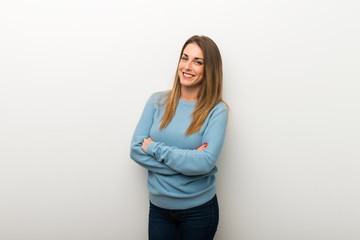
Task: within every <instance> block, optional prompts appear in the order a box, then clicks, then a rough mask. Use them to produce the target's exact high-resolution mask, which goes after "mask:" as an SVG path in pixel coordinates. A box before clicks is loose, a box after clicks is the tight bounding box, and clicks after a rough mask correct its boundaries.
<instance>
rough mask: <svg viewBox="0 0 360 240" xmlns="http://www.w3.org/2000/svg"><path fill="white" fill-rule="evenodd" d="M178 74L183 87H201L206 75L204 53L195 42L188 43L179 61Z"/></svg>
mask: <svg viewBox="0 0 360 240" xmlns="http://www.w3.org/2000/svg"><path fill="white" fill-rule="evenodd" d="M178 74H179V78H180V84H181V86H182V87H187V88H193V87H199V86H200V85H201V83H202V79H203V75H204V55H203V52H202V50H201V48H200V47H199V46H198V45H197V44H195V43H190V44H188V45H187V46H186V47H185V49H184V51H183V54H182V56H181V60H180V62H179V68H178Z"/></svg>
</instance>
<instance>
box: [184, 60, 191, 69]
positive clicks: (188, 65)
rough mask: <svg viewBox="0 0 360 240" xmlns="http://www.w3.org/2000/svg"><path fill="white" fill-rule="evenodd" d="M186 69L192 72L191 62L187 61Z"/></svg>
mask: <svg viewBox="0 0 360 240" xmlns="http://www.w3.org/2000/svg"><path fill="white" fill-rule="evenodd" d="M185 69H187V70H191V62H190V61H187V62H186V63H185Z"/></svg>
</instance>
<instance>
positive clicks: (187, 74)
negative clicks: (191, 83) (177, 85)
mask: <svg viewBox="0 0 360 240" xmlns="http://www.w3.org/2000/svg"><path fill="white" fill-rule="evenodd" d="M183 75H184V77H187V78H191V77H194V76H195V75H192V74H190V73H185V72H183Z"/></svg>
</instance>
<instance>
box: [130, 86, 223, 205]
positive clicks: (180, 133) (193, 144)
mask: <svg viewBox="0 0 360 240" xmlns="http://www.w3.org/2000/svg"><path fill="white" fill-rule="evenodd" d="M164 94H165V93H164V92H159V93H155V94H153V95H152V96H151V97H150V99H149V100H148V101H147V103H146V105H145V108H144V111H143V113H142V115H141V118H140V120H139V122H138V124H137V127H136V129H135V132H134V136H133V138H132V141H131V152H130V157H131V158H132V159H133V160H134V161H136V162H137V163H138V164H139V165H141V166H142V167H144V168H146V169H147V170H148V189H149V198H150V201H151V203H153V204H154V205H156V206H158V207H161V208H166V209H172V210H174V209H188V208H192V207H196V206H199V205H201V204H203V203H206V202H207V201H209V200H210V199H211V198H212V197H214V195H215V192H216V189H215V173H216V172H217V167H216V165H215V164H216V161H217V159H218V156H219V154H220V151H221V148H222V146H223V142H224V137H225V130H226V125H227V120H228V110H227V107H226V106H225V104H224V103H222V102H219V103H218V104H217V105H216V106H215V107H214V108H213V109H212V110H211V112H210V113H209V115H208V116H207V118H206V120H205V122H204V124H203V125H202V127H201V129H200V131H199V132H197V133H195V134H192V135H190V136H186V135H185V132H186V130H187V128H188V127H189V125H190V123H191V120H192V116H191V113H192V111H193V110H194V108H195V105H196V102H188V101H184V100H182V99H180V100H179V103H178V106H177V108H176V112H175V115H174V117H173V119H172V120H171V122H170V123H169V125H168V126H167V127H166V128H164V129H162V130H160V129H159V126H160V124H161V118H162V116H163V114H164V111H165V106H162V105H161V104H160V103H161V102H162V101H163V100H164V98H163V96H164ZM148 137H151V138H152V139H153V140H154V142H151V143H149V145H148V146H147V148H146V153H145V152H144V151H143V150H142V149H141V146H142V142H143V140H144V139H145V138H148ZM205 142H206V143H208V146H207V148H206V149H205V150H203V151H197V150H196V148H198V147H200V146H201V145H202V144H203V143H205Z"/></svg>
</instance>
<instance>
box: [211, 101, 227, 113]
mask: <svg viewBox="0 0 360 240" xmlns="http://www.w3.org/2000/svg"><path fill="white" fill-rule="evenodd" d="M228 112H229V108H228V106H227V104H226V103H225V102H222V101H220V102H218V103H217V104H216V105H215V106H214V107H213V109H212V110H211V113H222V114H226V115H227V114H228Z"/></svg>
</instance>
